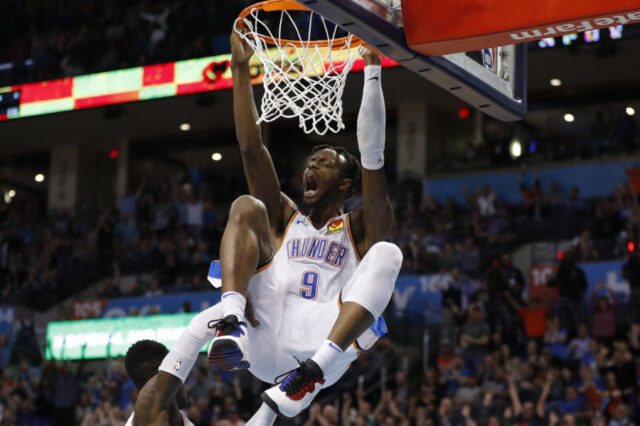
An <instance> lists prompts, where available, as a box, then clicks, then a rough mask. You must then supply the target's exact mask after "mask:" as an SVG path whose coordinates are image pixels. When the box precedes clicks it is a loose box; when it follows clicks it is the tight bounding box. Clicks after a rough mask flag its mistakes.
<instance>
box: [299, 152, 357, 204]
mask: <svg viewBox="0 0 640 426" xmlns="http://www.w3.org/2000/svg"><path fill="white" fill-rule="evenodd" d="M323 149H330V150H332V151H335V152H337V153H338V155H342V156H343V157H344V158H345V160H347V161H346V164H345V166H344V168H343V170H342V177H343V178H347V179H351V189H349V192H347V198H350V197H355V196H356V195H359V194H360V192H361V191H362V175H361V170H360V161H358V157H356V156H355V155H353V154H352V153H350V152H349V151H347V150H346V149H345V148H343V147H341V146H333V145H326V144H325V145H317V146H314V147H313V149H312V150H311V153H312V154H314V153H316V152H318V151H321V150H323Z"/></svg>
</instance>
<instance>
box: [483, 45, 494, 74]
mask: <svg viewBox="0 0 640 426" xmlns="http://www.w3.org/2000/svg"><path fill="white" fill-rule="evenodd" d="M497 53H498V49H497V48H495V47H489V48H487V49H482V62H483V64H484V67H485V68H486V69H488V70H489V71H491V72H498V67H497V63H496V56H497Z"/></svg>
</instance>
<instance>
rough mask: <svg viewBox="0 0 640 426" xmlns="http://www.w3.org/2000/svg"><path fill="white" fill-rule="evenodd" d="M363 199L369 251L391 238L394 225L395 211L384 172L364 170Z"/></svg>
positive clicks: (366, 239)
mask: <svg viewBox="0 0 640 426" xmlns="http://www.w3.org/2000/svg"><path fill="white" fill-rule="evenodd" d="M362 198H363V202H364V203H363V204H364V211H363V217H364V231H365V245H366V249H367V250H368V249H369V248H370V247H371V246H372V245H374V244H375V243H377V242H379V241H384V240H385V239H386V238H387V237H388V236H389V233H390V232H391V225H392V223H393V209H392V208H391V201H389V197H388V196H387V179H386V177H385V174H384V170H366V169H362Z"/></svg>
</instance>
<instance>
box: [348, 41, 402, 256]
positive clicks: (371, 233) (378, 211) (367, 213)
mask: <svg viewBox="0 0 640 426" xmlns="http://www.w3.org/2000/svg"><path fill="white" fill-rule="evenodd" d="M363 56H364V60H365V69H364V89H363V91H362V103H361V104H360V111H359V113H358V132H357V133H358V148H359V150H360V161H361V163H362V198H363V201H364V203H363V206H362V207H361V208H359V209H358V210H356V211H355V212H354V214H353V222H354V224H353V225H354V228H355V229H354V231H355V232H356V238H357V237H358V235H357V234H358V233H359V234H361V235H360V238H357V241H358V251H359V252H360V254H361V255H364V254H365V253H366V252H367V251H368V250H369V248H371V246H373V245H374V244H375V243H377V242H378V241H383V240H385V239H386V238H387V236H388V235H389V232H390V231H391V224H392V221H393V211H392V209H391V202H390V201H389V197H388V196H387V181H386V178H385V174H384V169H383V166H384V145H385V125H386V112H385V106H384V96H383V94H382V85H381V65H380V64H381V60H380V57H379V56H378V55H376V54H375V53H373V52H371V51H369V50H367V51H366V53H365V54H364V55H363ZM358 231H359V232H358Z"/></svg>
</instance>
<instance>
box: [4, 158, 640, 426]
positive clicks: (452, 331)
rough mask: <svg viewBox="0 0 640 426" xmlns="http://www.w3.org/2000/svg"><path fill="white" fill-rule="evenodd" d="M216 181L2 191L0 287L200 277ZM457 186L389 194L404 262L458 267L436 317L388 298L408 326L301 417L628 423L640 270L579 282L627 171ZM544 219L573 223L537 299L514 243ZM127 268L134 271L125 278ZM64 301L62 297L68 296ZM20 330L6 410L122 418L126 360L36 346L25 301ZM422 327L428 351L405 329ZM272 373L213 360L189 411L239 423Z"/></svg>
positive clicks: (621, 248) (188, 283)
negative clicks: (64, 207)
mask: <svg viewBox="0 0 640 426" xmlns="http://www.w3.org/2000/svg"><path fill="white" fill-rule="evenodd" d="M210 185H211V182H209V181H208V179H207V175H206V173H204V172H203V171H202V170H200V169H198V168H196V167H194V168H192V169H190V170H188V171H187V173H183V174H180V175H179V176H178V177H177V178H175V179H173V180H171V179H167V178H164V179H163V178H160V177H156V178H152V177H147V178H144V179H142V183H141V185H140V186H139V187H138V189H137V190H136V192H135V193H132V194H130V195H128V196H127V197H125V198H123V199H121V200H119V202H118V205H117V206H115V207H114V208H112V209H108V210H106V211H104V212H100V213H99V214H98V216H93V217H91V216H89V215H87V216H83V215H82V214H79V215H77V216H72V215H71V214H69V213H65V212H60V213H59V214H54V215H47V214H46V213H45V210H44V208H43V206H40V205H39V204H38V203H37V202H36V201H34V200H30V199H28V198H26V197H25V198H22V197H16V199H15V200H13V202H11V203H10V204H5V205H3V206H2V226H1V227H0V229H2V230H3V233H2V242H1V245H0V248H1V250H0V253H2V258H1V260H2V295H3V296H2V298H3V300H7V301H10V302H11V303H15V304H22V305H24V306H28V307H30V308H36V309H40V310H42V309H46V308H49V307H51V306H54V305H55V304H56V303H57V302H59V301H61V300H65V299H68V298H69V296H72V295H75V294H77V292H78V291H80V290H82V286H83V285H84V283H86V282H88V281H91V280H94V281H95V280H98V282H99V283H100V284H98V285H97V286H94V287H93V290H92V292H91V293H89V294H90V296H91V297H98V298H101V299H109V298H118V297H123V296H158V295H161V294H171V293H177V292H184V291H191V290H193V291H207V289H208V288H209V284H208V283H206V281H205V280H204V277H205V275H206V272H207V269H208V264H209V261H210V260H211V259H215V258H217V255H218V248H219V247H218V244H219V240H220V237H221V233H222V231H223V227H224V224H225V215H224V210H219V211H217V210H216V211H215V212H207V210H211V209H210V207H211V205H208V204H207V201H206V198H207V197H206V196H205V194H206V193H207V192H208V190H209V189H210ZM185 188H187V189H188V190H189V192H188V193H187V192H185ZM464 199H465V200H466V202H465V204H463V205H458V204H456V203H455V202H454V201H453V199H449V200H448V201H447V202H445V203H444V204H443V205H439V204H438V203H437V202H435V200H433V199H432V198H430V197H425V199H424V200H423V201H421V202H420V204H418V205H416V204H414V203H412V202H409V203H407V202H406V197H404V196H402V194H401V192H397V193H395V196H394V204H395V206H396V217H397V219H398V220H397V221H396V225H395V228H394V232H393V235H392V237H391V241H394V242H395V243H397V244H399V245H400V247H402V249H403V251H404V254H405V265H404V268H403V273H414V272H419V273H443V274H446V276H447V277H448V278H447V281H446V283H445V284H444V285H443V286H442V287H441V291H442V304H441V307H440V315H441V322H440V325H439V327H429V326H427V325H425V324H424V322H423V319H422V318H413V317H411V316H410V315H404V316H403V315H401V314H402V313H399V312H393V308H390V310H389V312H388V316H389V317H391V318H392V319H391V320H390V323H391V329H392V330H394V326H395V327H397V328H398V331H401V329H402V330H403V332H400V333H395V334H394V333H393V332H392V334H391V339H388V338H384V339H383V340H382V341H381V342H380V343H378V344H377V345H376V347H375V348H374V349H373V350H372V351H370V352H365V353H363V354H362V355H361V356H360V358H359V360H358V361H357V362H356V363H355V364H354V366H353V368H352V369H351V370H350V371H349V373H348V375H347V376H346V378H345V379H344V380H343V381H341V382H340V383H339V384H338V385H337V386H334V388H332V389H329V390H326V391H324V392H323V394H321V396H320V397H319V398H318V400H319V401H320V405H316V406H314V408H313V409H312V410H311V411H310V413H309V416H310V417H309V419H308V421H306V423H305V424H308V425H315V424H318V425H326V424H331V425H338V424H340V425H349V424H354V425H389V426H390V425H400V424H402V425H405V424H406V425H426V424H437V425H463V424H464V425H473V424H479V425H484V424H488V425H499V424H532V425H542V424H556V423H562V424H609V425H625V424H630V423H631V421H632V420H631V419H635V418H637V416H638V415H639V414H640V405H639V402H640V401H638V394H637V392H636V390H637V388H638V384H639V382H638V379H640V376H638V375H637V372H638V371H640V370H639V367H640V363H639V362H638V357H637V355H638V351H639V350H640V342H639V340H638V339H639V338H640V317H638V316H637V309H636V308H635V306H637V301H638V299H639V298H638V287H636V285H637V283H636V281H634V280H631V285H632V287H631V295H630V297H629V298H628V299H627V300H625V301H620V300H618V296H617V295H616V293H615V292H614V291H613V290H612V289H611V288H608V287H607V283H605V282H602V283H599V284H598V285H597V287H596V289H595V290H593V292H592V293H591V294H586V289H587V285H586V280H585V277H584V272H582V270H581V269H580V267H579V266H578V262H580V261H592V260H598V259H615V258H620V257H623V256H624V255H625V253H626V252H625V249H626V243H627V241H628V235H630V234H633V233H634V232H636V230H635V227H636V226H637V225H638V219H639V214H640V210H638V205H637V197H636V193H635V189H634V187H633V185H624V186H619V187H618V188H617V189H616V191H615V193H614V194H611V196H610V197H606V198H603V199H589V200H586V199H583V198H582V197H581V196H580V194H579V191H578V190H577V188H561V187H559V186H558V185H556V184H553V185H551V186H550V187H549V188H541V187H540V186H539V184H536V185H534V186H533V187H531V188H527V187H526V186H524V185H523V186H522V202H521V203H519V204H517V205H507V204H505V203H503V202H501V200H500V199H499V198H498V196H497V195H496V194H495V193H494V192H493V191H492V189H491V188H490V187H488V186H483V187H481V188H480V189H479V190H478V191H476V192H474V193H471V192H469V193H467V194H465V197H464ZM403 200H405V201H403ZM209 202H210V201H209ZM354 202H355V203H357V202H358V200H355V201H354ZM214 210H215V209H214ZM205 212H207V213H205ZM532 228H535V229H538V231H535V232H532ZM538 233H543V234H544V235H545V239H546V240H549V237H548V236H549V235H556V238H557V239H558V240H560V239H567V238H568V239H570V240H571V246H570V249H569V250H567V251H566V252H564V253H562V256H561V259H560V260H559V268H558V271H557V273H556V274H555V275H554V277H553V278H552V279H551V280H550V282H549V287H550V288H553V289H554V291H555V293H554V295H553V297H550V298H544V299H542V298H531V297H528V294H527V288H526V279H525V277H524V274H523V271H520V270H519V269H518V268H517V267H516V266H514V265H513V263H512V260H511V257H510V254H509V253H510V248H511V247H515V243H516V242H518V243H522V242H523V241H535V240H536V238H537V236H536V234H538ZM121 275H133V276H134V277H137V278H136V279H135V280H134V281H132V284H131V285H129V286H128V287H127V288H123V286H122V285H121V283H120V282H119V279H120V276H121ZM71 300H73V298H72V299H71ZM66 306H67V307H68V305H66ZM25 312H27V313H28V312H29V310H26V311H25ZM69 318H70V312H69V309H68V308H66V309H62V310H60V311H59V314H58V319H69ZM393 318H401V319H399V320H395V322H394V319H393ZM407 330H409V331H407ZM14 334H15V339H14V341H13V342H12V344H9V342H7V341H6V339H5V340H4V341H3V339H2V336H0V350H2V352H1V354H2V357H1V358H0V366H2V371H3V373H2V374H3V376H2V382H1V383H2V388H1V391H0V395H1V396H0V404H1V405H2V417H3V422H4V423H5V424H13V422H15V423H16V424H83V425H94V424H95V425H102V424H120V422H122V420H123V419H124V418H125V417H126V416H127V415H128V413H129V412H130V410H131V406H132V405H131V404H132V401H134V400H135V389H134V388H133V386H132V382H131V381H130V380H129V379H128V378H127V375H126V372H125V371H124V369H123V366H122V360H121V359H110V360H107V361H103V362H97V361H84V362H56V361H55V360H54V361H43V358H42V356H41V352H42V347H41V346H39V345H38V343H37V342H36V336H35V331H34V325H33V321H32V320H31V319H30V317H29V315H27V316H26V317H25V318H22V319H20V320H16V325H15V333H14ZM425 335H427V336H429V342H430V343H429V345H428V346H427V350H426V352H425V353H421V350H420V348H419V347H416V346H415V343H413V344H410V342H415V341H416V339H417V340H418V341H419V340H420V339H421V338H424V336H425ZM416 336H417V338H416ZM263 387H264V385H261V384H259V383H257V382H256V381H255V380H252V379H251V378H250V377H249V376H247V375H243V374H240V375H229V374H221V373H220V372H216V371H212V370H211V369H210V368H208V366H206V363H205V362H204V360H203V363H202V364H201V365H200V366H199V367H197V368H195V369H194V371H193V373H192V377H191V379H190V380H189V382H188V389H189V394H190V399H189V406H188V408H187V413H188V415H189V416H190V418H191V419H192V420H193V421H194V422H195V423H196V424H198V425H201V424H202V425H204V424H207V425H209V424H211V425H227V424H242V419H247V418H248V416H249V415H250V413H251V412H252V410H254V409H255V408H256V404H257V402H258V401H259V399H258V398H257V395H258V394H259V392H260V391H261V390H262V388H263ZM301 421H302V420H301Z"/></svg>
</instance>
